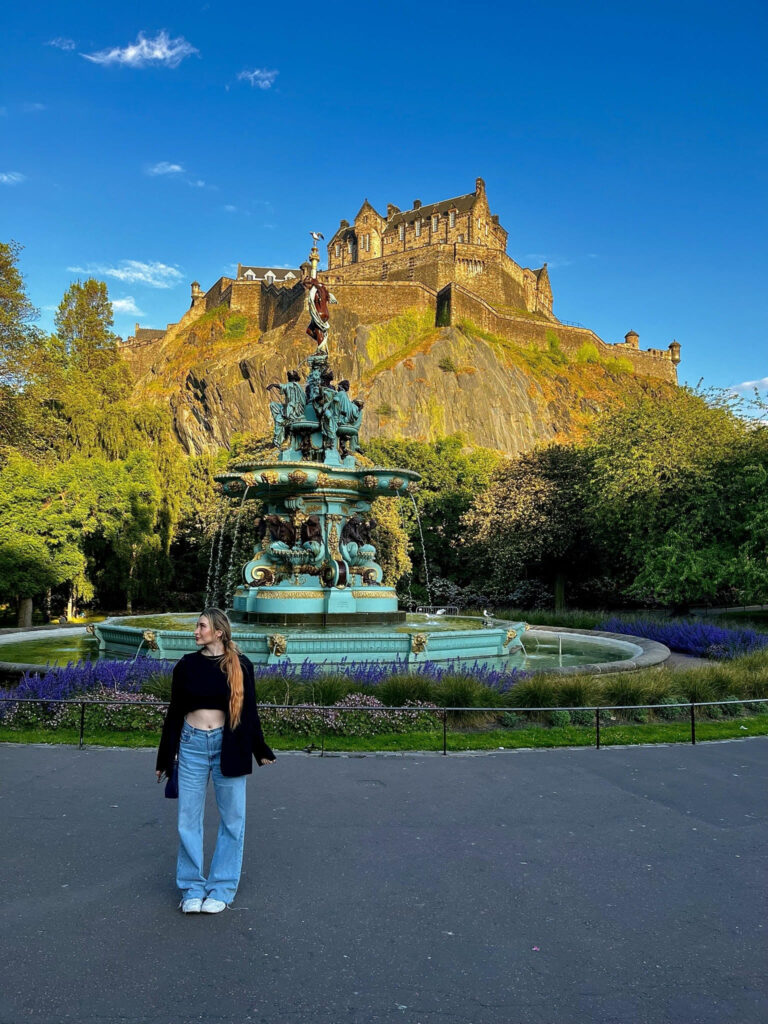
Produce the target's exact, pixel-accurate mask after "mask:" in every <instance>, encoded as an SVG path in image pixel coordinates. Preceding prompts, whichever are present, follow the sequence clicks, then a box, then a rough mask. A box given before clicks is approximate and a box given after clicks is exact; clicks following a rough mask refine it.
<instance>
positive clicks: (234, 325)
mask: <svg viewBox="0 0 768 1024" xmlns="http://www.w3.org/2000/svg"><path fill="white" fill-rule="evenodd" d="M247 327H248V317H247V316H245V315H244V314H243V313H232V314H231V315H230V316H228V317H227V325H226V328H225V330H224V337H225V338H227V339H228V340H235V339H237V338H242V337H243V335H244V334H245V331H246V328H247Z"/></svg>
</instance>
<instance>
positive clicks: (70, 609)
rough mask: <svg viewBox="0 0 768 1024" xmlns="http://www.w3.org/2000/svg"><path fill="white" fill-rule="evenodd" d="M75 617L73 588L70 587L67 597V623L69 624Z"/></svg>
mask: <svg viewBox="0 0 768 1024" xmlns="http://www.w3.org/2000/svg"><path fill="white" fill-rule="evenodd" d="M74 617H75V588H74V587H72V588H71V589H70V591H69V597H68V598H67V622H71V621H72V619H74Z"/></svg>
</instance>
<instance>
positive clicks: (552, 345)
mask: <svg viewBox="0 0 768 1024" xmlns="http://www.w3.org/2000/svg"><path fill="white" fill-rule="evenodd" d="M185 320H187V318H185ZM305 320H306V317H304V316H302V317H300V318H299V319H298V320H294V321H292V322H291V323H289V324H286V325H284V326H282V327H279V328H277V329H274V330H271V331H268V332H266V333H260V332H259V330H258V326H257V324H256V322H255V320H254V319H253V318H251V317H249V316H248V315H246V314H243V313H233V312H232V311H231V310H230V309H229V308H228V307H224V306H222V307H219V308H217V309H213V310H209V311H208V312H206V313H203V314H202V315H201V316H200V317H199V318H197V319H195V320H194V321H192V322H191V323H190V322H188V321H187V322H186V324H185V325H184V326H183V327H182V326H181V325H179V329H177V330H171V331H169V332H168V334H167V335H166V337H165V338H164V339H163V340H162V341H161V342H159V343H158V344H157V345H154V346H150V347H149V348H147V347H146V346H144V347H142V348H141V349H137V350H136V351H135V353H133V354H132V353H131V350H130V348H126V349H124V353H125V358H126V359H127V360H128V361H129V363H131V365H132V367H133V369H134V373H135V374H136V376H137V395H139V396H141V397H142V398H153V399H154V400H156V401H158V402H162V403H168V404H169V405H170V409H171V411H172V414H173V423H174V429H175V431H176V433H177V435H178V437H179V440H180V442H181V444H182V445H183V446H184V448H185V449H186V450H187V451H188V452H190V453H200V452H204V451H214V450H216V449H219V448H221V447H227V446H228V445H229V442H230V438H231V437H232V435H233V434H235V433H255V434H266V433H268V432H270V433H271V429H272V421H271V417H270V414H269V399H268V396H267V391H266V387H267V385H268V384H269V383H271V382H272V381H282V380H285V375H286V372H287V371H288V370H289V369H293V368H297V367H298V368H300V367H301V364H302V361H303V360H304V358H305V357H306V356H307V355H309V354H310V352H312V351H313V350H314V344H313V342H312V341H311V340H310V339H309V338H307V337H306V335H305V333H304V330H305V326H306V323H305ZM548 338H549V348H548V349H547V350H545V351H542V350H541V349H537V348H534V347H531V346H529V345H526V344H525V343H524V342H521V343H515V342H514V341H510V340H508V339H503V338H500V337H496V336H494V335H492V334H489V333H488V332H486V331H483V330H481V329H480V328H477V327H475V326H474V325H473V324H471V323H464V324H462V325H461V327H457V326H453V327H444V328H436V327H435V326H434V318H433V316H432V314H431V313H430V312H429V311H427V312H418V311H413V312H406V313H402V314H400V315H399V316H396V317H393V318H391V319H390V320H388V321H385V322H382V323H377V324H373V325H366V324H361V323H360V322H359V319H358V318H357V317H356V316H355V315H354V314H353V313H351V312H350V311H349V310H345V309H344V308H342V307H336V308H334V309H333V311H332V329H331V335H330V349H331V366H332V368H333V370H334V371H335V374H336V379H337V380H340V379H343V378H347V379H349V380H350V382H351V394H352V396H353V397H361V398H363V399H364V400H365V403H366V404H365V414H364V418H363V430H362V433H361V440H363V441H364V440H365V438H366V437H370V436H373V435H378V436H405V437H413V438H418V439H421V440H430V439H433V438H435V437H438V436H442V435H446V434H451V433H454V432H461V433H463V434H465V435H466V436H467V437H468V438H469V439H471V440H472V441H474V442H475V443H476V444H480V445H483V446H486V447H489V448H495V449H500V450H502V451H506V452H509V453H516V452H520V451H525V450H527V449H530V448H531V447H533V446H534V445H535V444H536V443H537V442H541V441H547V440H551V439H554V438H558V437H559V438H563V437H572V436H574V435H578V434H579V432H581V431H582V430H583V429H584V427H585V425H586V423H587V422H588V420H589V419H590V418H591V416H593V415H594V414H595V413H596V412H597V411H599V410H600V409H601V408H604V407H605V406H606V405H609V404H612V403H614V402H621V401H622V400H624V399H625V398H626V396H627V394H629V393H631V392H635V391H641V390H642V391H647V392H652V393H654V394H659V395H661V394H663V393H664V392H667V391H669V390H670V388H671V385H669V384H665V383H663V382H661V381H659V380H654V379H652V378H646V377H640V376H638V375H636V374H635V373H634V372H633V369H632V365H631V363H629V362H628V361H625V360H622V359H605V358H600V356H599V355H598V353H597V351H596V350H595V349H594V347H593V346H588V345H585V346H584V351H580V352H578V353H576V354H575V355H574V354H573V353H568V354H566V353H565V352H564V351H563V350H562V349H561V348H560V345H559V341H558V337H557V332H556V327H555V329H554V330H553V331H552V332H550V334H548Z"/></svg>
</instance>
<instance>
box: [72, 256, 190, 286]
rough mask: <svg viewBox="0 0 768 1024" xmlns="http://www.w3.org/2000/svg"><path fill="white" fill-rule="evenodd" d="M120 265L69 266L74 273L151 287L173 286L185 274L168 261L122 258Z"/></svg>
mask: <svg viewBox="0 0 768 1024" xmlns="http://www.w3.org/2000/svg"><path fill="white" fill-rule="evenodd" d="M120 262H121V265H120V266H119V267H108V266H104V265H103V264H89V265H88V266H87V267H67V270H69V271H71V272H72V273H73V274H95V275H98V276H101V277H114V278H115V280H117V281H124V282H125V283H127V284H145V285H148V286H149V287H150V288H173V287H174V285H177V284H178V283H179V281H182V280H183V279H184V275H183V274H182V273H181V271H180V270H179V269H178V268H177V267H170V266H168V264H167V263H141V262H140V261H139V260H121V261H120Z"/></svg>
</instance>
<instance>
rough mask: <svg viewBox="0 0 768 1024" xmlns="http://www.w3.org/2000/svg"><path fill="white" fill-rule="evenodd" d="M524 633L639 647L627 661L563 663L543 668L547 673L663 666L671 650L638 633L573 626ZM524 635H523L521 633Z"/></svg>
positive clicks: (537, 628) (534, 628) (604, 672)
mask: <svg viewBox="0 0 768 1024" xmlns="http://www.w3.org/2000/svg"><path fill="white" fill-rule="evenodd" d="M527 632H529V633H532V634H533V635H535V634H536V633H556V634H557V633H563V634H565V633H572V634H574V635H576V636H594V637H603V638H604V639H606V640H622V641H624V642H625V643H630V644H635V645H636V646H637V647H640V648H642V652H643V653H642V654H639V655H638V656H637V657H636V658H630V659H628V660H627V661H609V662H602V663H597V664H594V665H565V666H563V667H562V668H550V669H546V672H547V673H548V674H552V675H563V676H575V675H608V674H611V673H614V672H635V671H637V669H641V668H651V667H653V666H654V665H663V664H664V662H665V661H666V660H667V659H668V658H669V656H670V654H671V653H672V652H671V651H670V649H669V648H668V647H667V646H666V645H665V644H660V643H659V642H658V641H657V640H646V638H645V637H642V636H631V635H630V634H629V633H606V632H605V631H604V630H599V629H573V628H572V627H570V626H532V627H531V628H530V629H529V630H528V631H527ZM523 635H524V636H525V634H523Z"/></svg>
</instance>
